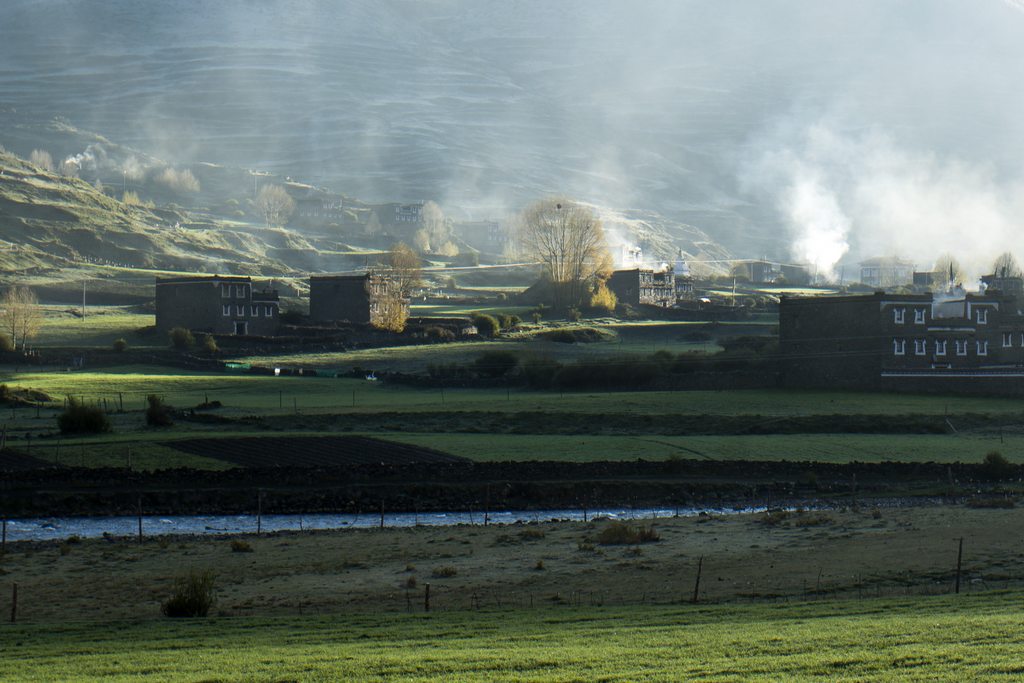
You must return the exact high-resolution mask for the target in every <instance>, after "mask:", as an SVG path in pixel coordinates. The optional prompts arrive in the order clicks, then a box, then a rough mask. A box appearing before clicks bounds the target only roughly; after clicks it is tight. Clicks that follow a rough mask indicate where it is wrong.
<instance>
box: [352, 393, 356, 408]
mask: <svg viewBox="0 0 1024 683" xmlns="http://www.w3.org/2000/svg"><path fill="white" fill-rule="evenodd" d="M352 407H353V408H355V407H356V390H355V389H353V390H352Z"/></svg>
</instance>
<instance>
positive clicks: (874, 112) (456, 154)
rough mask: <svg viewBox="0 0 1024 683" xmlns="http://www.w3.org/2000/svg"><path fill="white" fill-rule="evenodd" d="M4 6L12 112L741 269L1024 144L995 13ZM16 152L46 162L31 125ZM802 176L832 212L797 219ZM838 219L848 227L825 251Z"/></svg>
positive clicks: (1011, 170)
mask: <svg viewBox="0 0 1024 683" xmlns="http://www.w3.org/2000/svg"><path fill="white" fill-rule="evenodd" d="M3 14H4V16H3V22H2V24H0V60H2V64H3V65H2V67H0V106H4V105H6V106H8V107H14V108H16V109H17V111H18V113H19V114H20V115H26V114H27V115H31V116H40V117H45V118H49V117H52V116H54V115H63V116H66V117H67V118H68V119H69V120H70V121H71V122H72V123H74V124H76V125H78V126H79V127H81V128H85V129H90V130H96V131H98V132H99V133H101V134H103V135H105V136H107V137H110V138H111V139H114V140H117V141H118V142H122V143H125V144H128V145H131V146H133V147H136V148H139V149H142V150H144V151H146V152H148V153H150V154H153V155H155V156H159V157H161V158H166V159H169V160H172V161H177V162H190V161H197V160H206V161H213V162H216V163H224V164H232V165H237V166H241V167H243V168H252V167H255V168H261V169H267V170H271V171H275V172H279V173H281V174H284V175H292V176H295V177H299V178H303V179H306V180H309V181H311V182H316V183H320V184H326V185H329V186H331V187H333V188H334V189H336V190H339V191H342V192H345V193H346V194H348V195H350V196H356V197H360V198H364V199H367V200H417V199H430V198H432V199H436V200H438V201H440V202H441V203H442V204H444V205H446V206H455V205H461V206H464V207H467V209H468V210H469V213H470V214H471V216H472V217H478V218H480V217H486V216H487V215H493V214H494V213H495V211H496V208H506V207H509V206H517V205H521V204H522V203H523V202H526V201H529V200H532V199H534V198H536V197H537V196H539V195H544V194H547V193H551V192H563V193H568V194H572V195H575V196H577V197H580V198H581V199H584V200H587V201H591V202H594V203H596V204H601V205H604V206H610V207H617V208H626V207H632V208H637V209H642V210H649V211H654V212H657V213H658V214H660V215H663V216H665V217H666V218H667V219H670V220H673V221H676V222H679V223H685V224H689V225H693V226H696V227H697V228H700V229H703V230H705V231H706V232H708V233H710V234H711V236H712V238H714V239H715V240H717V241H719V242H722V243H724V244H725V245H726V247H729V248H731V249H733V250H734V251H736V252H738V253H739V254H741V255H746V256H753V255H758V254H761V253H771V254H775V255H778V256H780V257H782V256H786V255H789V254H792V255H793V256H794V257H795V256H800V257H803V258H807V259H809V260H817V259H818V258H819V257H820V258H822V259H825V260H832V258H833V256H834V254H835V253H836V252H838V253H839V255H840V256H841V255H842V254H844V253H846V251H847V250H850V251H871V250H874V249H876V248H878V247H877V246H876V245H877V244H878V242H879V239H880V235H881V236H884V235H885V231H886V230H888V231H892V230H893V229H894V228H893V225H892V223H891V220H892V218H891V217H892V216H893V215H899V216H900V217H901V218H902V214H898V213H897V212H893V211H890V210H888V209H889V207H882V209H879V210H876V207H874V206H867V207H865V206H863V203H864V199H863V198H864V196H866V195H865V193H869V192H871V191H872V190H873V188H872V186H871V184H870V183H868V186H867V187H866V188H862V187H860V186H857V187H853V188H849V184H850V182H851V179H857V178H863V177H865V176H867V175H869V174H871V180H874V179H876V178H881V180H883V181H886V180H891V181H893V182H894V183H896V184H897V185H899V184H900V183H904V184H905V183H906V182H911V183H912V182H916V181H918V180H920V179H921V177H922V174H921V173H919V172H916V171H917V170H918V169H919V167H920V166H921V164H924V163H928V162H930V163H932V164H933V165H937V166H938V167H939V171H940V172H939V173H938V174H937V175H939V176H940V177H941V171H942V170H943V169H945V168H947V167H948V168H953V169H958V168H967V169H968V170H972V169H973V168H974V165H978V168H980V169H981V171H980V172H987V173H989V175H988V176H986V177H988V178H991V179H993V180H995V181H1000V180H1002V179H1003V178H1005V177H1006V176H1011V177H1016V174H1017V173H1018V171H1017V170H1016V168H1017V160H1018V159H1019V156H1020V154H1019V153H1020V151H1021V147H1022V146H1024V122H1022V120H1021V119H1020V117H1019V116H1017V115H1016V114H1015V112H1018V111H1019V107H1018V106H1016V105H1017V104H1018V99H1019V96H1018V93H1019V88H1017V87H1016V86H1017V85H1018V84H1019V79H1018V78H1017V76H1019V75H1021V74H1022V73H1024V69H1022V67H1024V50H1022V49H1021V47H1020V46H1021V45H1024V41H1022V40H1021V39H1020V38H1021V30H1022V27H1024V14H1021V13H1020V12H1018V11H1016V10H1015V6H1014V5H1013V3H1008V2H998V1H997V0H992V2H978V3H965V2H957V1H956V0H905V1H902V2H890V1H888V0H869V1H867V2H860V3H845V4H839V3H807V2H802V1H800V0H769V1H767V2H753V1H750V2H736V3H724V4H723V3H707V2H700V1H684V0H679V1H676V0H654V1H652V2H643V3H635V2H603V3H594V2H591V1H589V0H564V1H560V2H543V1H541V0H515V1H506V2H477V1H475V0H422V1H413V0H392V1H390V2H377V1H372V0H344V1H339V2H327V1H325V0H324V1H321V0H289V1H288V2H285V1H284V0H278V1H271V2H259V3H254V2H246V1H244V0H223V1H220V2H216V3H195V2H192V1H191V0H166V1H164V2H159V3H156V2H152V3H150V2H147V3H141V2H137V1H136V0H110V1H109V2H103V3H95V2H86V1H85V0H8V1H7V2H5V4H4V12H3ZM822 126H824V127H825V128H826V129H827V130H828V131H831V132H834V133H835V135H836V138H837V140H838V143H837V144H835V145H832V146H830V147H828V148H827V149H825V150H824V151H822V150H821V149H818V148H817V147H815V146H813V145H812V144H810V143H808V142H807V141H808V140H811V141H812V142H814V141H817V140H819V139H820V136H819V137H815V135H816V131H818V130H820V128H821V127H822ZM874 132H880V135H881V136H882V139H883V141H885V143H886V144H887V145H889V147H891V148H892V153H891V154H890V155H889V156H890V157H894V158H897V159H910V160H912V161H914V162H915V164H909V165H908V166H909V167H908V168H907V169H906V170H905V173H903V172H902V171H901V175H900V176H899V177H896V178H895V179H892V178H889V177H887V176H885V175H884V172H885V171H886V170H887V169H888V168H889V166H886V165H884V164H883V165H881V167H878V166H877V165H876V166H870V165H867V166H866V167H865V165H866V164H867V162H864V161H863V160H864V159H865V158H867V159H869V160H876V159H877V158H878V157H879V155H878V154H873V151H874V150H875V148H876V147H877V146H878V145H877V144H876V143H877V138H878V136H877V135H875V137H872V135H874ZM0 143H3V144H5V145H7V146H8V147H9V148H11V149H13V150H14V151H17V152H19V153H21V154H27V153H28V151H29V149H26V147H27V143H26V142H25V141H24V140H22V139H20V138H19V133H18V131H17V130H13V129H8V128H3V129H0ZM872 144H875V147H871V146H870V145H872ZM889 147H883V150H888V149H889ZM864 148H867V153H860V151H859V150H862V149H864ZM851 150H852V151H851ZM77 151H79V152H80V151H82V150H77ZM69 153H70V152H69ZM917 161H921V164H918V163H916V162H917ZM808 179H810V180H808ZM930 180H931V178H930V177H928V176H927V175H926V176H925V181H926V182H929V181H930ZM808 182H813V183H817V185H815V187H814V188H812V189H814V190H816V191H817V190H819V189H820V192H818V194H813V193H812V195H811V197H812V198H813V199H818V198H819V195H820V197H821V198H823V199H822V201H820V202H817V204H814V205H813V206H812V207H811V208H812V209H813V210H811V211H807V210H802V208H803V207H802V206H796V207H795V208H794V206H791V204H793V203H794V202H796V200H792V198H791V197H790V195H795V196H796V197H797V199H799V198H800V197H803V196H804V195H803V194H800V192H799V191H800V190H801V188H802V187H803V185H802V184H807V183H808ZM844 183H845V185H844ZM818 185H820V186H821V187H820V188H819V187H818ZM929 187H930V186H929ZM983 189H984V188H979V190H983ZM997 189H1000V188H997ZM847 190H848V192H847ZM844 192H847V194H848V197H847V194H843V193H844ZM895 194H898V192H896V193H895ZM939 194H942V193H941V192H940V193H939ZM867 196H873V195H867ZM833 198H834V200H835V201H834V203H835V204H836V206H837V210H838V211H839V212H840V214H841V215H839V216H838V217H837V216H834V215H833V214H835V213H836V212H832V214H830V213H829V212H828V209H829V208H830V207H831V204H829V202H830V201H832V200H833ZM791 200H792V201H791ZM944 213H946V212H938V215H939V216H940V217H941V216H942V215H943V214H944ZM921 223H922V224H924V223H925V221H923V220H922V221H921ZM862 225H865V226H867V227H868V228H870V229H871V232H869V233H865V234H864V235H863V236H862V235H860V234H859V233H858V232H857V230H858V229H859V226H862ZM823 226H824V227H823ZM914 227H915V230H916V227H917V226H914ZM808 231H810V232H812V233H813V234H812V236H811V237H810V238H807V239H805V237H806V236H805V235H804V233H805V232H808ZM815 231H817V232H815ZM822 231H824V232H825V234H826V237H827V236H829V235H833V233H837V234H838V237H833V238H832V240H833V243H830V244H828V245H826V247H828V248H823V247H820V245H818V243H817V242H815V240H816V239H818V238H819V237H820V235H819V234H818V233H820V232H822ZM908 234H909V233H908ZM950 235H951V239H952V233H950ZM935 243H936V240H934V239H933V240H923V239H921V237H920V235H919V234H918V233H917V232H916V231H915V232H914V233H913V235H912V236H911V237H908V238H907V239H906V240H899V239H897V240H890V241H889V243H887V244H884V245H883V246H885V248H889V249H894V250H900V249H904V248H906V247H907V246H909V247H916V246H918V245H921V244H927V245H929V246H930V245H932V244H935ZM935 248H941V247H939V246H938V245H936V246H935ZM823 268H824V265H823Z"/></svg>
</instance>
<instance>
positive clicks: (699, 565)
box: [690, 555, 704, 605]
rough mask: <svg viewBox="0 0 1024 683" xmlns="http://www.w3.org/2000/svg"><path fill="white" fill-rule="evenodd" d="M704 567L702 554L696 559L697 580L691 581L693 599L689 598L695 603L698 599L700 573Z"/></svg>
mask: <svg viewBox="0 0 1024 683" xmlns="http://www.w3.org/2000/svg"><path fill="white" fill-rule="evenodd" d="M703 569H704V556H703V555H701V556H700V560H698V561H697V580H696V581H695V582H694V583H693V599H691V600H690V602H692V603H693V604H695V605H696V604H697V600H699V599H700V574H701V571H702V570H703Z"/></svg>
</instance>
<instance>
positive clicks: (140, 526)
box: [139, 495, 142, 543]
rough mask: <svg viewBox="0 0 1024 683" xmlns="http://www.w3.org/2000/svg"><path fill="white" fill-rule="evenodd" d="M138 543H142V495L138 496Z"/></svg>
mask: <svg viewBox="0 0 1024 683" xmlns="http://www.w3.org/2000/svg"><path fill="white" fill-rule="evenodd" d="M139 543H142V496H141V495H140V496H139Z"/></svg>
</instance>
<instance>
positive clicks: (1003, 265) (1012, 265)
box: [992, 251, 1021, 277]
mask: <svg viewBox="0 0 1024 683" xmlns="http://www.w3.org/2000/svg"><path fill="white" fill-rule="evenodd" d="M992 273H993V274H994V275H995V276H996V277H1020V276H1021V269H1020V264H1019V263H1017V259H1016V258H1014V256H1013V254H1011V253H1010V252H1008V251H1004V252H1003V253H1002V254H1000V255H999V256H997V257H996V260H995V262H994V263H993V264H992Z"/></svg>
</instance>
